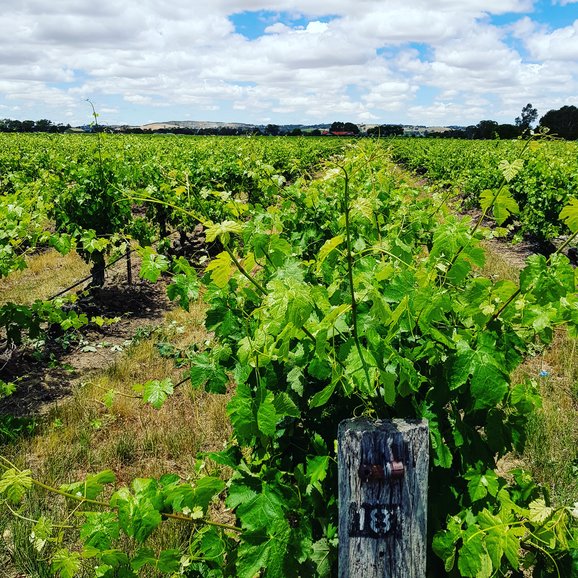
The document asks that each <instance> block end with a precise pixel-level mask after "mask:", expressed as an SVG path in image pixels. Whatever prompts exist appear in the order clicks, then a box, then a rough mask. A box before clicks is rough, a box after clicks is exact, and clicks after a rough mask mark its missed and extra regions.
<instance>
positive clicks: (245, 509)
mask: <svg viewBox="0 0 578 578" xmlns="http://www.w3.org/2000/svg"><path fill="white" fill-rule="evenodd" d="M236 513H237V517H238V518H239V520H241V525H242V526H243V529H245V530H248V531H251V532H253V531H259V530H263V529H267V528H270V527H271V525H272V524H273V523H274V522H275V520H279V519H284V516H285V512H284V509H283V500H282V499H281V498H280V497H279V496H277V495H276V494H275V493H273V492H272V491H270V490H266V489H265V488H264V489H263V491H262V492H261V493H260V494H257V495H256V496H255V497H254V498H252V499H251V500H249V501H248V502H245V503H243V504H241V505H240V506H238V507H237V511H236Z"/></svg>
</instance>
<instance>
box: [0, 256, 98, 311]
mask: <svg viewBox="0 0 578 578" xmlns="http://www.w3.org/2000/svg"><path fill="white" fill-rule="evenodd" d="M26 264H27V266H28V267H27V268H26V269H24V270H23V271H14V272H13V273H11V274H10V275H9V276H8V277H7V278H6V279H3V280H2V284H1V285H0V305H4V304H5V303H7V302H9V301H12V302H14V303H20V304H22V305H29V304H31V303H33V302H34V301H35V300H36V299H49V298H50V297H52V296H53V295H55V294H56V293H58V292H59V291H62V290H63V289H66V288H67V287H69V286H70V285H72V284H73V283H75V282H76V281H78V280H80V279H82V278H83V277H86V276H87V275H88V273H89V270H90V267H89V266H88V265H87V264H86V263H85V262H84V261H83V260H82V259H81V258H80V257H79V256H78V254H77V253H76V252H74V251H71V252H70V253H68V255H64V256H63V255H61V254H60V253H58V252H57V251H55V250H54V249H49V250H47V251H43V252H42V253H37V254H35V255H32V256H30V257H28V258H27V259H26Z"/></svg>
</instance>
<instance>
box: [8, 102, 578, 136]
mask: <svg viewBox="0 0 578 578" xmlns="http://www.w3.org/2000/svg"><path fill="white" fill-rule="evenodd" d="M537 119H538V111H537V110H536V108H534V107H533V106H532V104H531V103H528V104H527V105H526V106H524V107H523V108H522V112H521V114H520V116H518V117H517V118H516V119H515V121H514V124H499V123H497V122H496V121H494V120H481V121H480V122H479V123H478V124H476V125H472V126H467V127H450V129H449V130H445V131H440V130H437V131H427V130H423V131H422V130H419V131H418V133H416V132H415V131H409V132H406V131H404V127H403V126H402V125H401V124H382V125H379V126H373V127H371V128H369V129H367V131H365V132H362V131H361V129H360V128H359V126H358V125H356V124H355V123H352V122H342V121H335V122H333V123H332V124H331V125H330V126H329V127H328V128H323V129H322V128H302V127H299V126H296V127H295V126H293V127H283V126H279V125H276V124H268V125H266V126H219V127H212V128H192V127H181V126H170V127H167V126H165V127H163V128H158V129H154V130H150V129H146V128H141V127H130V126H120V127H114V128H113V127H107V126H103V125H98V126H94V125H90V126H84V127H81V128H82V130H84V131H86V132H95V131H96V130H99V131H106V132H121V133H129V134H150V133H161V134H167V133H171V134H187V135H217V136H219V135H220V136H234V135H263V136H321V135H325V136H338V137H340V136H357V137H362V136H367V137H373V138H380V137H392V136H417V134H419V136H428V137H436V138H462V139H514V138H518V137H520V136H523V135H524V134H529V133H530V131H531V130H532V127H533V125H534V123H535V122H536V120H537ZM325 127H327V125H325ZM422 128H423V127H422ZM70 129H71V127H70V125H69V124H67V125H63V124H53V123H52V122H51V121H50V120H47V119H41V120H37V121H34V120H11V119H7V118H5V119H2V120H0V132H49V133H62V132H65V131H67V130H70ZM545 129H547V130H548V131H549V133H550V134H552V135H553V136H557V137H559V138H563V139H568V140H576V139H578V108H576V107H575V106H563V107H562V108H560V109H557V110H550V111H548V112H547V113H546V114H545V115H544V116H543V117H542V118H541V119H540V121H539V123H538V126H537V127H536V129H535V130H540V131H543V130H545Z"/></svg>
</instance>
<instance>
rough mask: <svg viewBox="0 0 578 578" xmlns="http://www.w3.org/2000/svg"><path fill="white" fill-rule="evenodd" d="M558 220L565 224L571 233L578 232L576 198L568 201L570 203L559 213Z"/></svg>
mask: <svg viewBox="0 0 578 578" xmlns="http://www.w3.org/2000/svg"><path fill="white" fill-rule="evenodd" d="M560 219H561V220H562V221H564V223H566V226H567V227H568V228H569V229H570V231H572V233H576V232H577V231H578V198H576V197H574V198H573V199H570V202H569V203H568V204H567V205H566V206H565V207H564V208H563V209H562V210H561V211H560Z"/></svg>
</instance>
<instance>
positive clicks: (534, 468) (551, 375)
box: [483, 243, 578, 505]
mask: <svg viewBox="0 0 578 578" xmlns="http://www.w3.org/2000/svg"><path fill="white" fill-rule="evenodd" d="M485 249H486V254H487V260H486V266H485V267H484V270H483V274H484V275H487V276H489V277H491V278H493V279H510V280H512V281H515V282H517V281H518V278H519V270H520V269H519V266H520V260H519V258H514V259H510V258H508V251H507V248H506V250H505V251H504V252H502V251H501V250H500V247H499V245H497V244H496V243H491V244H487V245H486V246H485ZM527 380H534V381H535V382H536V383H537V385H538V388H539V391H540V394H541V396H542V408H541V409H540V410H538V411H537V412H536V413H535V415H533V416H532V417H531V419H530V420H529V423H528V426H527V443H526V448H525V451H524V453H523V454H522V455H520V456H512V457H511V460H510V461H512V463H516V465H517V466H519V465H523V467H526V468H528V469H529V470H530V471H531V472H532V474H533V475H534V478H535V479H536V480H537V481H539V482H542V483H545V484H546V485H547V486H548V487H549V488H550V490H551V497H552V500H553V502H554V503H555V504H559V505H568V504H571V503H573V502H575V501H577V500H578V344H577V342H576V340H575V339H572V338H570V337H569V336H568V333H567V332H566V330H565V329H560V330H558V331H556V332H555V335H554V339H553V342H552V344H551V345H550V346H549V347H547V348H544V349H543V350H542V351H539V352H538V353H537V354H536V355H535V356H534V357H531V358H529V359H527V360H526V361H525V362H524V363H523V364H522V365H521V366H520V367H519V368H518V370H517V371H516V372H515V373H514V375H513V376H512V382H513V383H514V384H516V383H521V382H524V381H527ZM520 462H521V464H520Z"/></svg>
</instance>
